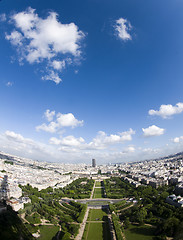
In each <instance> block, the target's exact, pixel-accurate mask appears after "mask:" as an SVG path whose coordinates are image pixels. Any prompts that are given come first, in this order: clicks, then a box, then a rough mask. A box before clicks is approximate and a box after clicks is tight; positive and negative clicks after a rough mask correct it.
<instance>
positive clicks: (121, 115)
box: [0, 0, 183, 164]
mask: <svg viewBox="0 0 183 240" xmlns="http://www.w3.org/2000/svg"><path fill="white" fill-rule="evenodd" d="M0 9H1V11H0V40H1V44H0V53H1V54H0V64H1V72H0V102H1V104H0V111H1V118H0V151H3V152H7V153H10V154H14V155H17V156H22V157H26V158H31V159H37V160H43V161H49V162H50V161H53V162H65V163H81V162H85V163H90V161H91V159H92V158H95V159H97V163H98V164H102V163H108V162H111V163H114V162H115V163H116V162H126V161H140V160H144V159H152V158H156V157H162V156H166V155H168V154H172V153H176V152H180V151H182V150H183V128H182V122H183V121H182V120H183V97H182V89H183V80H182V79H183V68H182V64H183V47H182V42H183V28H182V22H183V15H182V9H183V3H182V2H181V1H169V2H167V1H165V0H162V1H161V2H158V3H157V2H155V1H152V0H150V1H148V2H147V1H145V0H140V1H138V2H137V1H135V0H128V1H127V0H123V1H120V0H115V1H113V2H112V1H108V2H106V1H104V0H101V1H100V2H98V1H96V0H86V1H84V2H83V1H81V0H79V1H77V2H76V1H74V0H70V1H64V2H59V1H56V0H53V1H48V0H45V1H43V0H40V1H38V2H35V1H33V0H30V1H29V2H27V1H23V0H20V1H19V2H16V3H15V1H13V0H9V1H1V2H0Z"/></svg>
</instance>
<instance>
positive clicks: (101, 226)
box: [82, 209, 111, 240]
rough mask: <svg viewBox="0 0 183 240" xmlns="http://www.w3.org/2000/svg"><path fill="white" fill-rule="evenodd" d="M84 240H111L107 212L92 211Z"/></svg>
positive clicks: (100, 210)
mask: <svg viewBox="0 0 183 240" xmlns="http://www.w3.org/2000/svg"><path fill="white" fill-rule="evenodd" d="M87 221H104V222H87V223H86V227H85V230H84V234H83V237H82V240H93V239H96V240H111V235H110V231H109V224H108V218H107V211H106V210H102V209H90V211H89V215H88V219H87Z"/></svg>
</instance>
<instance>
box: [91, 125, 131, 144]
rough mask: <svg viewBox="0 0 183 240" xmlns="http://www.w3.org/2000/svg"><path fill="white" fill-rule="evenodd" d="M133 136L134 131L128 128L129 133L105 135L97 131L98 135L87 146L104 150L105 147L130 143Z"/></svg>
mask: <svg viewBox="0 0 183 240" xmlns="http://www.w3.org/2000/svg"><path fill="white" fill-rule="evenodd" d="M133 134H135V131H134V130H132V129H131V128H130V130H129V131H126V132H122V133H118V134H111V135H109V136H108V135H107V134H106V133H105V132H103V131H99V132H98V135H97V136H96V137H95V138H94V139H93V141H92V142H90V143H89V146H91V147H96V148H105V147H106V146H107V145H112V144H117V143H123V142H125V141H131V140H132V135H133Z"/></svg>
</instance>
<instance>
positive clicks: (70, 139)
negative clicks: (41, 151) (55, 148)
mask: <svg viewBox="0 0 183 240" xmlns="http://www.w3.org/2000/svg"><path fill="white" fill-rule="evenodd" d="M84 142H85V140H84V139H83V138H82V137H80V138H75V137H74V136H67V137H64V138H61V139H58V138H55V137H52V138H50V144H55V145H63V146H71V147H78V146H80V145H81V144H83V143H84Z"/></svg>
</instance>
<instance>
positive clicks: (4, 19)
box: [0, 13, 6, 22]
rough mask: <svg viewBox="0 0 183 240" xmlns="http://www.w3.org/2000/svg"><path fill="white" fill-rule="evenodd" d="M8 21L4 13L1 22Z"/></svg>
mask: <svg viewBox="0 0 183 240" xmlns="http://www.w3.org/2000/svg"><path fill="white" fill-rule="evenodd" d="M5 21H6V14H5V13H2V14H0V22H5Z"/></svg>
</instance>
